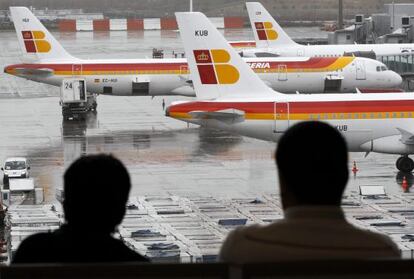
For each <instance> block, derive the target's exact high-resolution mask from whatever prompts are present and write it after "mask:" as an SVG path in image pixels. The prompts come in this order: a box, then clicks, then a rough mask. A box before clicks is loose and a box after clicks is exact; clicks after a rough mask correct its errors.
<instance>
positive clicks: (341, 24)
mask: <svg viewBox="0 0 414 279" xmlns="http://www.w3.org/2000/svg"><path fill="white" fill-rule="evenodd" d="M343 9H344V7H343V0H338V28H337V29H343V28H344V13H343Z"/></svg>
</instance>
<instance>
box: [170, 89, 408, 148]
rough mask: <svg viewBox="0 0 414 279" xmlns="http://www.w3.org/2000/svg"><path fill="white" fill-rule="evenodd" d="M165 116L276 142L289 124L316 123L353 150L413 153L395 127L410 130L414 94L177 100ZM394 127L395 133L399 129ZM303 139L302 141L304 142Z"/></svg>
mask: <svg viewBox="0 0 414 279" xmlns="http://www.w3.org/2000/svg"><path fill="white" fill-rule="evenodd" d="M229 110H235V111H239V112H243V114H242V115H239V116H237V115H236V116H234V117H233V118H231V117H226V118H223V119H220V118H219V117H217V118H216V117H208V116H206V117H202V118H200V117H194V114H193V113H192V112H194V111H205V112H209V111H210V112H218V111H229ZM167 115H168V116H170V117H173V118H177V119H179V120H182V121H186V122H190V123H194V124H198V125H202V126H206V127H210V128H216V129H221V130H226V131H229V132H233V133H237V134H241V135H244V136H248V137H253V138H257V139H262V140H267V141H275V142H277V141H278V140H279V138H280V137H281V135H282V134H283V133H284V131H286V129H288V128H289V127H290V126H292V125H294V124H295V123H297V122H300V121H307V120H318V121H324V122H328V123H329V124H331V125H332V126H334V127H336V128H337V129H338V130H339V131H340V132H341V133H342V134H343V136H344V137H345V139H346V140H347V142H348V147H349V150H350V151H353V152H371V151H374V152H381V153H390V154H412V153H414V145H407V144H404V143H402V142H401V133H400V131H399V130H398V129H404V130H407V131H413V130H414V119H413V118H414V93H398V94H352V95H340V96H339V95H337V94H332V95H284V96H283V98H280V95H279V96H277V97H269V98H262V99H250V100H249V99H246V98H243V99H227V100H224V99H223V100H220V101H196V102H179V103H177V104H174V103H173V104H172V105H171V106H170V107H169V108H168V110H167ZM397 128H398V129H397ZM303 140H304V141H305V140H306V139H303Z"/></svg>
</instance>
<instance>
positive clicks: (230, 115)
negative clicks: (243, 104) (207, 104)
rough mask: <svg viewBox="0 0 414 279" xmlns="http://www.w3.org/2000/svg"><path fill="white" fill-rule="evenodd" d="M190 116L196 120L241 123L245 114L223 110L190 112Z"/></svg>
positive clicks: (239, 111)
mask: <svg viewBox="0 0 414 279" xmlns="http://www.w3.org/2000/svg"><path fill="white" fill-rule="evenodd" d="M188 114H190V115H191V116H192V117H193V118H196V119H216V120H219V121H223V122H231V123H234V122H242V121H244V115H245V112H244V111H241V110H237V109H225V110H218V111H200V110H195V111H191V112H189V113H188Z"/></svg>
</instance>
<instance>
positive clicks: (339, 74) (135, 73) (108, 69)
mask: <svg viewBox="0 0 414 279" xmlns="http://www.w3.org/2000/svg"><path fill="white" fill-rule="evenodd" d="M245 61H246V62H247V63H248V64H249V65H250V67H251V68H252V69H253V70H254V71H255V72H256V73H257V74H258V75H259V76H260V78H261V79H262V80H263V81H264V82H265V83H266V84H267V85H268V86H269V87H271V88H273V89H274V90H277V91H279V92H283V93H295V92H297V91H298V92H301V93H317V92H355V91H356V88H359V89H364V88H369V89H385V88H397V87H399V86H400V84H401V77H400V76H399V75H398V74H396V73H395V72H392V71H389V70H387V69H385V68H384V67H383V66H384V65H383V64H382V63H380V62H377V61H374V60H370V59H366V58H353V57H341V58H336V57H333V58H304V57H302V58H247V59H245ZM378 69H380V70H378ZM5 72H7V73H9V74H12V75H15V76H19V77H22V78H26V79H29V80H33V81H37V82H41V83H46V84H50V85H54V86H60V85H61V84H62V80H63V79H65V78H73V77H78V78H82V79H85V80H86V82H87V88H88V91H89V92H92V93H97V94H107V95H117V96H157V95H183V96H195V94H194V90H193V88H192V85H191V81H190V76H189V70H188V65H187V61H186V59H162V60H160V59H135V60H133V59H131V60H129V59H128V60H77V61H50V62H47V61H44V62H42V63H31V64H16V65H10V66H7V67H6V68H5ZM328 81H331V83H332V81H333V82H334V83H335V86H334V87H333V88H332V87H330V88H329V86H327V82H328Z"/></svg>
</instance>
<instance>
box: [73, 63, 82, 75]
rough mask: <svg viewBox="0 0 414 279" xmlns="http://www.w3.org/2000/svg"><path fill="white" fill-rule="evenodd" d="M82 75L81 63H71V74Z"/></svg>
mask: <svg viewBox="0 0 414 279" xmlns="http://www.w3.org/2000/svg"><path fill="white" fill-rule="evenodd" d="M80 75H82V64H73V65H72V76H80Z"/></svg>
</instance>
